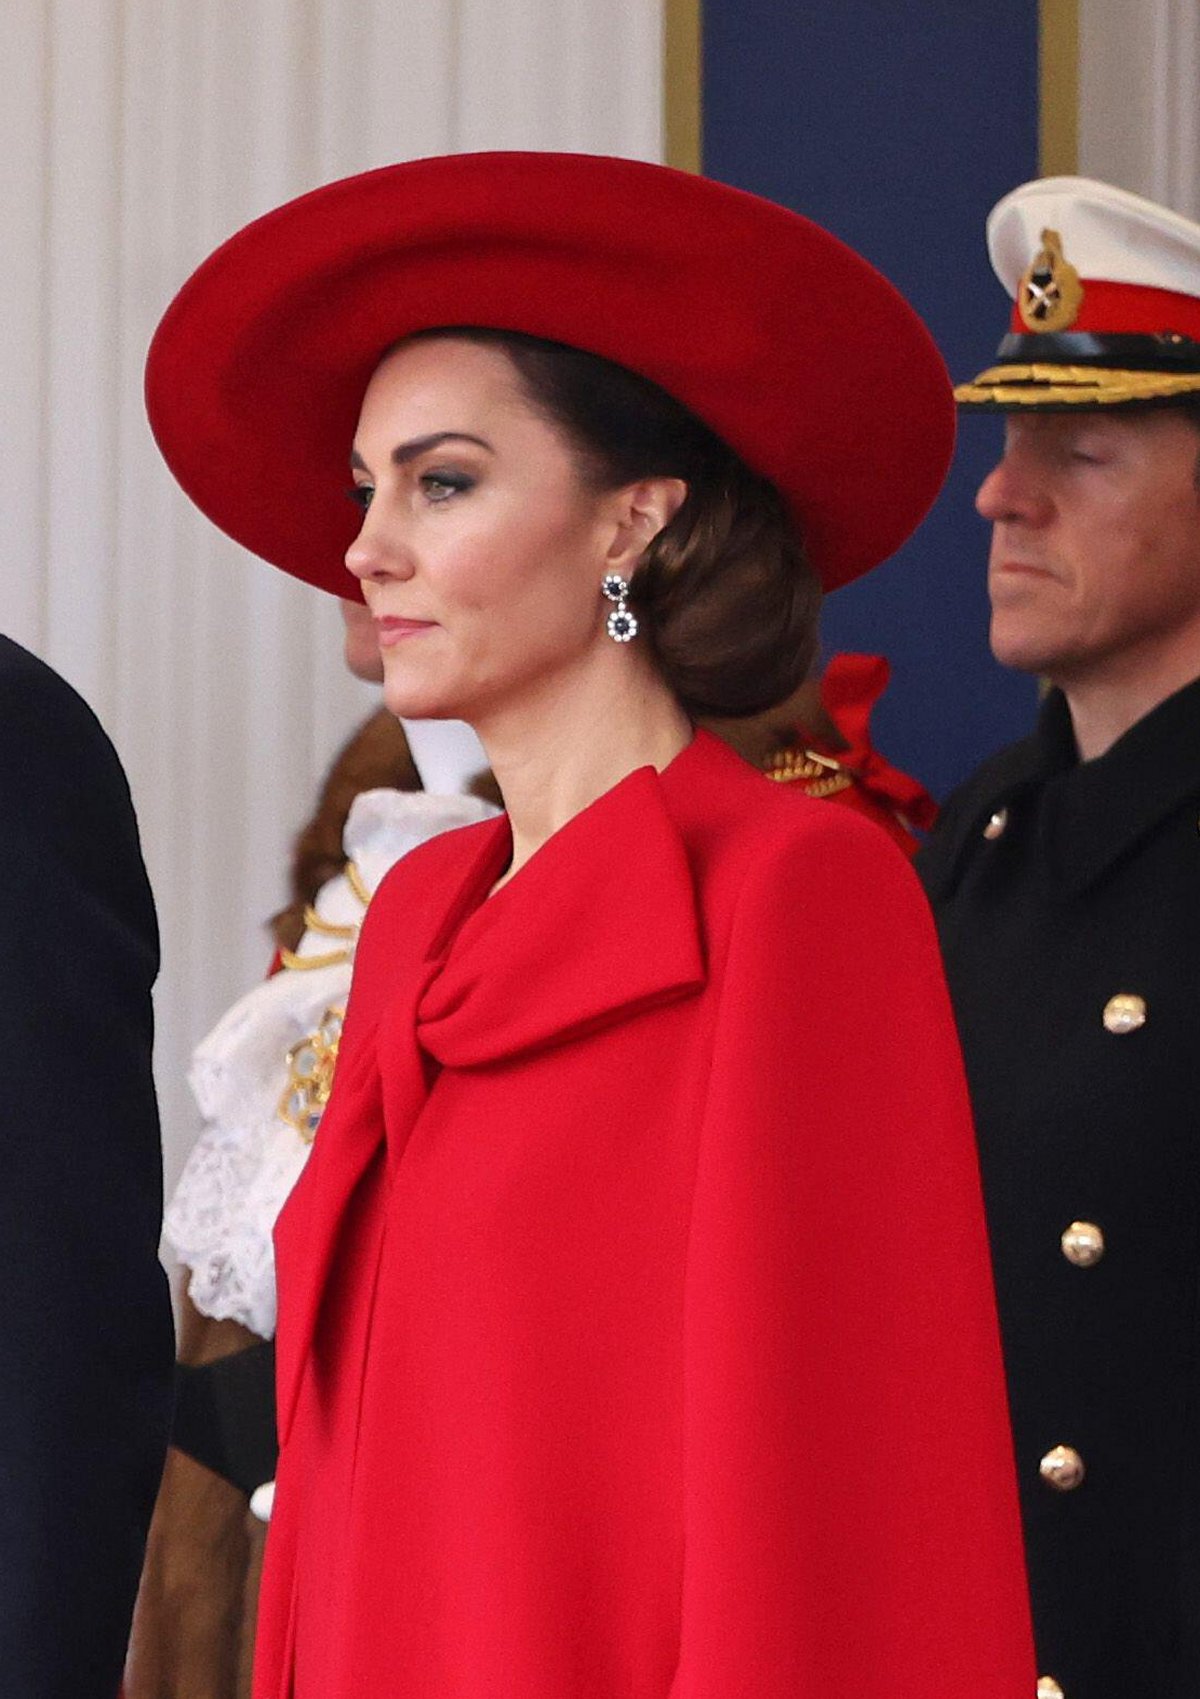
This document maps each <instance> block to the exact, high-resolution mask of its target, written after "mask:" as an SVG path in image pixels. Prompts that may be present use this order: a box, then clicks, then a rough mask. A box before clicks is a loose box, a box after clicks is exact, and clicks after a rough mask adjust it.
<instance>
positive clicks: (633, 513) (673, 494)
mask: <svg viewBox="0 0 1200 1699" xmlns="http://www.w3.org/2000/svg"><path fill="white" fill-rule="evenodd" d="M687 493H688V491H687V485H686V484H685V483H684V481H683V479H682V478H643V479H642V480H641V482H640V483H637V484H626V485H624V486H623V487H622V488H621V489H619V490H614V491H613V500H614V503H615V506H616V513H615V519H616V524H615V527H614V529H613V535H612V541H611V543H610V544H609V547H608V552H607V553H606V555H605V565H606V566H607V567H608V568H609V570H610V571H611V572H619V573H620V574H621V576H622V577H623V578H628V577H629V576H630V574H631V573H632V572H633V570H634V568H635V567H636V566H637V563H638V561H639V560H640V559H641V558H642V555H643V554H644V553H645V552H646V549H647V547H648V546H649V544H650V543H651V542H653V540H654V538H655V537H657V536H658V533H659V532H660V531H661V530H663V528H664V527H665V526H667V525H669V524H670V523H671V521H672V519H674V517H675V515H676V514H677V513H678V512H679V509H680V508H681V507H682V506H683V503H684V501H685V500H686V498H687Z"/></svg>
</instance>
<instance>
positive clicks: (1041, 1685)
mask: <svg viewBox="0 0 1200 1699" xmlns="http://www.w3.org/2000/svg"><path fill="white" fill-rule="evenodd" d="M1037 1699H1067V1696H1066V1694H1065V1693H1064V1692H1063V1690H1062V1688H1061V1687H1060V1686H1059V1685H1058V1683H1057V1681H1055V1679H1054V1677H1053V1676H1052V1675H1039V1676H1038V1689H1037Z"/></svg>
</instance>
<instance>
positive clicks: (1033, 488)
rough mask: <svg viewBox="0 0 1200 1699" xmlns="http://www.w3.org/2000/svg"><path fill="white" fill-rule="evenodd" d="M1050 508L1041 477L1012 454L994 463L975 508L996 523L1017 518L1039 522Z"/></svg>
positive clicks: (1029, 522)
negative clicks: (1033, 473) (1035, 474)
mask: <svg viewBox="0 0 1200 1699" xmlns="http://www.w3.org/2000/svg"><path fill="white" fill-rule="evenodd" d="M1047 508H1048V503H1047V500H1046V496H1045V493H1044V491H1043V490H1042V488H1041V486H1040V484H1039V482H1038V480H1037V479H1036V478H1034V477H1032V476H1030V474H1029V473H1028V472H1027V471H1025V470H1023V469H1022V468H1021V467H1019V466H1018V465H1017V464H1016V463H1015V462H1014V460H1013V458H1012V456H1011V455H1008V454H1006V455H1004V456H1003V458H1002V459H1001V460H999V461H997V463H996V465H995V466H993V467H992V469H991V471H990V472H989V473H988V475H987V477H986V478H985V479H984V480H983V482H982V484H980V486H979V490H978V493H977V494H976V497H975V511H976V512H977V513H978V514H979V516H980V518H981V519H986V520H988V521H989V523H990V524H993V525H995V524H999V523H1002V522H1008V523H1011V522H1012V521H1014V520H1018V521H1021V520H1023V521H1024V522H1025V523H1026V524H1037V523H1038V521H1039V520H1040V519H1042V518H1044V516H1045V514H1046V511H1047Z"/></svg>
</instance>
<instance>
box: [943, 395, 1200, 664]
mask: <svg viewBox="0 0 1200 1699" xmlns="http://www.w3.org/2000/svg"><path fill="white" fill-rule="evenodd" d="M1198 460H1200V431H1198V430H1197V428H1196V427H1195V426H1194V425H1193V424H1192V423H1191V421H1190V420H1189V419H1188V418H1187V417H1186V416H1185V415H1184V414H1182V413H1179V412H1177V411H1171V410H1167V411H1163V412H1146V413H1137V414H1128V413H1127V414H1123V415H1122V414H1115V413H1101V412H1086V413H1043V414H1037V415H1034V414H1031V415H1029V416H1021V415H1019V414H1018V415H1015V416H1010V417H1009V419H1008V421H1007V428H1006V431H1005V441H1004V453H1003V456H1002V457H1001V459H1000V462H999V464H998V465H997V466H995V467H994V468H993V470H992V471H991V472H990V473H989V474H988V476H987V477H986V478H985V479H984V481H983V483H982V484H981V486H980V489H979V494H978V496H977V497H976V502H975V505H976V507H977V508H978V510H979V512H980V513H981V514H982V516H983V517H984V518H985V519H988V520H990V521H991V522H992V546H991V554H990V557H989V561H988V592H989V594H990V596H991V602H992V626H991V642H992V650H993V653H994V654H995V656H996V659H997V660H998V661H1000V662H1002V664H1003V665H1005V666H1009V667H1015V668H1017V669H1019V670H1020V671H1022V672H1039V673H1044V674H1045V675H1046V676H1047V677H1048V678H1050V679H1052V680H1053V681H1054V683H1056V684H1061V685H1065V686H1070V685H1071V684H1072V683H1078V682H1080V681H1083V680H1092V681H1094V680H1098V679H1103V678H1106V677H1109V676H1111V677H1113V678H1116V677H1119V676H1128V675H1129V673H1130V672H1131V670H1133V669H1136V668H1137V667H1138V666H1139V665H1142V664H1143V663H1144V664H1145V665H1146V666H1148V667H1149V666H1153V664H1154V660H1155V657H1156V656H1158V655H1160V654H1162V653H1164V652H1165V651H1166V650H1167V649H1172V650H1177V649H1178V645H1179V643H1180V642H1186V641H1188V638H1189V634H1194V636H1195V641H1196V656H1197V663H1198V664H1200V488H1198V487H1197V463H1198Z"/></svg>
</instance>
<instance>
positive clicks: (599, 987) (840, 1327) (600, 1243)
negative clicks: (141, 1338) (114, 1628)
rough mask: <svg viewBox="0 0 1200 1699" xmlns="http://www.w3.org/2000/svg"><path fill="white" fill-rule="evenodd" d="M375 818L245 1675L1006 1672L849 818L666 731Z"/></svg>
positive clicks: (935, 1239) (290, 1350) (936, 1041)
mask: <svg viewBox="0 0 1200 1699" xmlns="http://www.w3.org/2000/svg"><path fill="white" fill-rule="evenodd" d="M508 854H509V839H508V831H507V825H506V822H505V821H504V820H502V819H501V820H498V821H492V822H488V823H486V824H485V825H483V826H478V827H471V828H468V829H466V830H464V831H458V832H453V833H450V834H448V835H446V836H444V837H441V838H438V839H436V840H434V841H433V842H431V843H429V844H426V845H424V846H422V847H421V848H420V849H418V850H416V851H415V852H414V853H413V854H411V855H409V856H407V857H406V858H405V859H404V861H402V862H401V863H400V864H399V865H398V866H397V867H396V868H395V869H394V870H393V872H392V874H391V875H389V877H388V879H387V880H386V881H385V883H384V885H383V886H382V887H381V889H380V891H379V893H378V895H377V896H376V898H375V900H374V902H373V904H372V906H371V910H370V913H369V915H368V917H367V921H366V924H365V927H364V930H363V935H362V939H361V942H360V945H359V954H358V961H357V967H356V971H355V984H354V989H353V992H352V996H351V1001H350V1011H349V1017H348V1020H347V1023H346V1028H345V1033H344V1037H343V1044H342V1054H341V1059H340V1062H339V1068H338V1078H337V1084H336V1086H335V1089H334V1094H333V1098H332V1101H331V1103H330V1105H329V1108H328V1109H327V1111H326V1114H325V1119H324V1122H323V1124H322V1127H321V1130H320V1133H319V1135H318V1138H317V1141H316V1145H315V1148H314V1151H313V1155H312V1158H311V1160H310V1162H309V1164H308V1167H307V1168H306V1170H305V1172H304V1175H303V1177H302V1178H301V1180H300V1182H299V1185H298V1186H297V1188H296V1191H295V1193H294V1194H293V1197H292V1199H291V1201H290V1202H289V1204H288V1206H287V1208H286V1210H285V1212H284V1215H283V1217H282V1218H281V1220H280V1223H279V1227H278V1231H277V1249H278V1263H279V1286H280V1316H279V1334H278V1351H279V1377H280V1380H279V1393H280V1424H281V1434H282V1439H283V1446H284V1449H283V1456H282V1459H281V1464H280V1471H279V1481H278V1488H277V1498H276V1505H275V1512H274V1517H273V1520H272V1524H271V1530H270V1536H269V1541H268V1550H267V1572H266V1576H265V1580H264V1587H263V1593H262V1602H261V1607H260V1641H259V1657H258V1666H257V1674H256V1683H255V1691H256V1694H257V1695H258V1696H259V1699H367V1696H370V1699H377V1696H378V1699H384V1696H387V1699H668V1696H669V1699H829V1696H830V1695H831V1694H844V1693H851V1692H853V1693H854V1694H855V1695H857V1696H858V1699H917V1696H918V1695H929V1696H930V1699H934V1696H938V1695H947V1696H948V1695H959V1694H961V1695H970V1699H1030V1695H1031V1694H1032V1692H1033V1688H1034V1681H1035V1678H1034V1670H1033V1662H1032V1655H1031V1652H1030V1641H1029V1630H1028V1622H1027V1610H1026V1602H1025V1590H1024V1576H1023V1571H1022V1562H1021V1546H1020V1532H1019V1526H1018V1520H1017V1512H1016V1501H1015V1490H1014V1481H1013V1468H1012V1462H1011V1457H1010V1445H1009V1438H1008V1428H1007V1421H1006V1414H1005V1405H1004V1392H1003V1386H1002V1379H1001V1369H1000V1356H999V1347H998V1341H997V1330H996V1323H995V1319H994V1315H993V1306H992V1294H991V1286H990V1280H989V1272H988V1264H987V1248H986V1239H985V1235H984V1227H983V1218H982V1214H981V1209H980V1201H979V1195H978V1182H977V1178H976V1171H975V1159H974V1152H973V1144H972V1138H971V1129H970V1123H969V1119H968V1111H967V1104H966V1098H965V1093H964V1087H963V1080H962V1073H961V1067H960V1063H959V1057H958V1051H957V1046H956V1041H955V1036H954V1028H953V1025H952V1021H951V1015H950V1011H949V1007H948V1004H947V1000H946V993H945V990H944V987H943V983H942V975H941V969H940V966H939V962H938V955H937V948H936V945H935V942H934V937H933V930H932V926H931V923H930V920H929V916H928V913H927V911H926V908H925V904H924V900H923V898H922V896H921V894H920V892H919V889H918V887H917V884H916V881H915V879H914V876H913V874H912V872H911V870H910V869H909V867H908V865H907V863H906V862H905V860H904V858H903V856H902V855H901V854H900V852H899V851H898V850H897V849H895V848H894V846H893V845H891V844H890V843H888V842H887V841H886V839H885V838H884V836H883V835H882V834H881V833H880V832H879V831H878V829H877V828H875V827H873V826H870V825H868V824H867V823H865V822H864V821H862V820H860V819H858V818H856V817H855V816H853V815H852V814H850V813H847V812H843V811H842V810H839V809H832V808H829V807H827V806H825V805H824V804H822V803H818V802H812V801H809V800H808V799H806V798H804V797H800V796H796V795H793V794H788V793H787V792H786V790H783V789H781V788H780V787H778V786H774V785H771V784H768V783H766V782H765V781H764V780H763V779H762V778H761V777H760V776H759V775H758V774H757V773H755V772H754V771H753V770H752V769H751V768H749V767H747V766H745V765H744V764H743V763H742V762H741V761H740V760H739V759H738V758H737V757H736V756H734V755H732V754H731V753H730V752H729V751H727V750H726V749H725V748H724V747H723V746H722V745H720V744H719V743H718V742H717V741H716V740H715V739H713V738H711V737H709V736H707V735H705V734H703V733H701V734H699V735H698V736H697V737H696V739H695V741H694V743H693V744H692V745H691V746H690V747H689V748H688V749H687V750H686V751H685V752H684V753H683V754H682V755H680V756H679V757H678V758H677V759H676V760H675V761H674V762H673V763H672V764H671V766H670V767H669V768H668V769H667V770H666V771H665V772H664V773H662V774H656V773H655V772H654V771H653V770H652V769H650V768H643V769H640V770H639V771H637V772H635V773H633V774H631V775H630V776H629V777H628V778H627V779H625V780H624V781H623V782H622V783H621V784H619V785H618V786H616V788H615V789H613V790H612V791H610V792H609V793H608V794H607V795H606V796H604V797H602V798H601V799H600V800H599V801H598V802H597V803H595V804H594V805H593V806H592V807H591V808H589V809H587V810H586V811H585V812H584V813H582V814H580V815H579V816H577V817H576V818H575V819H574V820H573V821H571V822H570V824H569V825H567V826H566V827H565V828H564V829H563V830H562V831H561V832H559V833H558V834H557V835H556V836H555V837H554V838H553V839H551V841H550V842H549V843H547V844H546V845H545V846H544V847H543V848H542V849H541V850H540V851H539V852H538V854H537V855H536V856H535V857H534V858H533V860H532V861H531V862H530V863H529V864H528V865H527V866H526V867H525V868H524V869H523V870H522V872H521V873H520V874H519V875H518V876H517V877H516V878H515V879H513V880H512V881H511V882H510V883H509V884H508V885H506V886H505V887H504V888H502V889H501V890H500V891H499V892H497V894H496V895H495V896H494V897H492V898H491V899H490V900H487V901H484V898H485V897H486V894H487V892H488V890H489V889H490V888H491V886H492V885H493V883H494V882H495V880H496V878H497V877H498V875H499V874H500V872H501V871H502V869H503V868H504V866H505V864H506V861H507V858H508Z"/></svg>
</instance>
